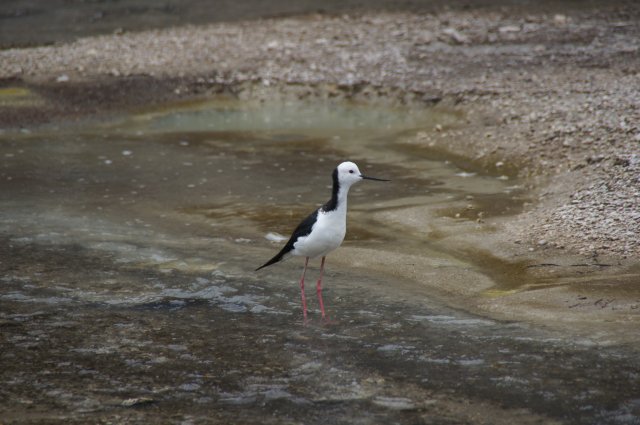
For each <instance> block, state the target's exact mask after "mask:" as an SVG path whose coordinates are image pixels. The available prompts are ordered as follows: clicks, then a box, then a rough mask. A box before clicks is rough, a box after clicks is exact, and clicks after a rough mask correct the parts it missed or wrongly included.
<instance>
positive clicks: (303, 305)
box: [300, 257, 309, 324]
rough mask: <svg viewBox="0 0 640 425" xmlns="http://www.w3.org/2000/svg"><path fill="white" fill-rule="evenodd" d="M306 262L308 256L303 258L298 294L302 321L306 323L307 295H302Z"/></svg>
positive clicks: (307, 261) (307, 262)
mask: <svg viewBox="0 0 640 425" xmlns="http://www.w3.org/2000/svg"><path fill="white" fill-rule="evenodd" d="M307 264H309V257H305V259H304V269H302V277H301V278H300V296H301V298H302V315H303V316H304V323H305V324H306V323H307V297H305V296H304V275H305V273H306V272H307Z"/></svg>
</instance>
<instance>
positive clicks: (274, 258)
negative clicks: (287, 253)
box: [255, 250, 284, 271]
mask: <svg viewBox="0 0 640 425" xmlns="http://www.w3.org/2000/svg"><path fill="white" fill-rule="evenodd" d="M283 258H284V250H282V251H280V252H279V253H278V254H276V256H275V257H273V258H272V259H271V260H269V261H267V262H266V263H264V264H263V265H261V266H260V267H258V268H257V269H256V270H255V271H258V270H260V269H263V268H265V267H268V266H270V265H272V264H275V263H277V262H278V261H282V260H283Z"/></svg>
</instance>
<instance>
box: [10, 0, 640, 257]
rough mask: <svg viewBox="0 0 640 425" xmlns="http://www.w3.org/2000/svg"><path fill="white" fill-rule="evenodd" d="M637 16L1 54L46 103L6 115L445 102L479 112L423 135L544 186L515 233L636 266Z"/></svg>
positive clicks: (309, 22) (13, 122) (301, 24)
mask: <svg viewBox="0 0 640 425" xmlns="http://www.w3.org/2000/svg"><path fill="white" fill-rule="evenodd" d="M638 18H640V7H637V6H634V5H632V4H629V5H624V4H622V5H613V6H609V7H604V6H603V7H601V8H600V9H589V8H584V9H580V10H571V11H567V13H566V14H564V13H563V14H546V13H543V12H536V11H531V10H528V11H523V10H520V9H517V8H507V7H505V8H502V9H501V10H500V11H487V10H485V11H479V10H476V11H445V12H441V13H438V14H423V15H419V14H408V13H369V14H367V13H364V14H354V15H353V16H347V15H344V16H339V17H334V16H328V15H307V16H300V17H290V18H280V19H268V20H258V21H250V22H239V23H233V24H229V23H222V24H214V25H203V26H185V27H179V28H169V29H164V30H152V31H145V32H140V33H124V34H114V35H107V36H98V37H89V38H84V39H80V40H78V41H76V42H74V43H69V44H62V45H58V46H47V47H36V48H28V49H11V50H5V51H0V82H1V83H2V86H5V87H16V86H27V87H29V88H31V89H32V90H33V91H34V92H36V93H39V94H40V95H41V96H42V97H43V98H44V99H45V103H43V104H38V103H37V102H34V103H33V104H29V105H27V107H25V106H24V105H16V104H15V103H14V104H12V103H11V102H8V103H7V102H6V101H5V102H3V103H2V105H0V108H2V112H3V113H2V114H0V115H3V116H4V118H3V119H2V123H3V124H4V125H5V126H7V127H12V126H14V127H15V126H20V125H22V124H24V123H29V122H30V121H31V122H32V123H37V122H46V121H48V120H52V119H55V118H56V117H60V116H68V115H73V114H78V113H83V111H80V110H79V109H86V111H100V110H101V109H109V108H111V109H114V108H117V107H119V106H121V105H123V104H124V105H126V104H135V103H136V100H135V99H137V101H138V102H144V101H150V100H156V101H157V100H163V99H168V98H176V97H188V96H193V95H198V94H203V93H208V92H212V91H216V90H221V87H242V84H246V83H258V84H259V85H262V86H274V85H275V86H280V87H285V86H287V85H290V84H295V85H302V86H308V87H310V89H309V90H310V91H313V90H314V89H313V88H317V87H323V90H329V91H331V90H334V91H335V92H336V95H342V96H350V95H353V94H354V93H355V94H357V95H359V96H363V97H366V96H368V95H370V96H378V97H380V96H382V97H384V96H386V95H388V94H389V93H392V94H393V96H395V97H396V98H399V99H402V98H403V96H404V97H406V96H405V95H407V96H409V97H411V98H412V99H414V100H415V99H417V100H418V101H422V102H425V103H433V102H437V101H439V100H440V99H442V101H443V102H445V103H447V104H450V105H452V106H454V107H456V108H459V109H461V110H463V111H465V113H466V114H467V122H468V125H467V126H465V127H463V128H443V129H442V131H440V132H439V134H438V135H437V137H434V136H431V135H419V136H418V137H417V138H416V144H422V145H424V146H425V148H429V149H444V150H447V151H449V152H451V153H453V154H461V155H464V156H470V157H471V158H472V159H473V160H474V161H475V162H476V163H478V164H481V165H483V166H485V167H487V168H489V169H499V168H500V167H507V166H513V167H516V166H517V167H518V169H519V174H520V175H521V176H522V177H524V178H525V179H526V181H528V182H529V183H530V184H531V186H532V187H534V188H536V189H537V193H538V194H539V202H537V203H535V205H533V206H531V207H530V209H529V210H527V211H525V212H524V213H523V214H521V215H520V216H519V217H518V218H517V219H516V220H514V221H512V222H511V223H510V224H509V225H508V229H507V230H508V238H509V239H510V240H511V241H512V242H518V243H519V244H521V245H524V246H526V247H530V249H531V250H536V251H538V250H546V249H554V250H556V249H560V250H563V251H564V252H567V253H577V254H581V255H584V256H589V257H592V256H610V257H613V258H617V259H621V260H628V261H631V262H636V261H637V260H638V258H640V237H639V236H638V235H640V124H639V123H640V27H639V26H638V25H637V22H638ZM88 87H92V89H91V90H87V88H88ZM114 87H115V88H116V89H115V90H114ZM117 93H121V94H122V96H121V97H120V98H118V96H117V95H116V94H117ZM85 106H86V108H85Z"/></svg>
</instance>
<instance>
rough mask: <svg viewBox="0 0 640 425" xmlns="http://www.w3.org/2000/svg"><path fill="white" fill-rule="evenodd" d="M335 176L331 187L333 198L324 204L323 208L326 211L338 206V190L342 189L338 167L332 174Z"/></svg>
mask: <svg viewBox="0 0 640 425" xmlns="http://www.w3.org/2000/svg"><path fill="white" fill-rule="evenodd" d="M331 177H332V178H333V189H331V199H329V202H327V203H326V204H324V205H323V206H322V210H323V211H325V212H329V211H333V210H335V209H336V208H338V192H339V191H340V182H339V181H338V168H337V167H336V169H335V170H333V174H332V175H331Z"/></svg>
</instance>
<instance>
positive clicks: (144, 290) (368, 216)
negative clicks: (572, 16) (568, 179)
mask: <svg viewBox="0 0 640 425" xmlns="http://www.w3.org/2000/svg"><path fill="white" fill-rule="evenodd" d="M459 119H460V117H459V116H458V115H457V114H455V113H451V112H448V111H446V110H408V109H407V110H403V109H393V108H385V107H375V106H365V105H352V104H335V103H321V102H319V103H315V104H305V103H268V102H267V103H259V102H255V103H253V102H245V103H240V102H237V101H234V100H216V101H206V102H197V103H189V104H181V105H169V106H167V107H166V108H160V109H157V108H156V109H153V110H150V111H146V112H143V113H140V114H137V115H135V116H131V117H125V118H122V119H119V120H114V121H110V122H108V123H97V124H96V123H86V124H81V125H78V126H74V127H73V128H72V127H65V128H62V129H56V128H47V129H42V130H33V131H24V132H21V133H16V134H3V135H1V136H0V202H1V205H2V208H1V210H0V238H1V239H2V243H1V244H0V247H1V248H0V249H1V251H2V252H1V253H0V268H1V270H2V274H1V283H0V285H1V290H0V332H1V339H0V363H1V365H2V367H1V368H0V382H1V385H0V412H1V413H2V418H3V419H2V420H3V423H4V422H6V423H25V422H27V423H28V422H38V421H44V422H61V423H62V422H64V423H72V422H77V423H86V422H100V421H105V422H118V423H127V422H145V423H148V422H168V423H209V422H221V423H231V422H235V423H238V422H240V423H243V422H244V423H283V422H299V423H391V422H396V423H443V424H444V423H506V422H510V423H552V422H562V423H594V424H596V423H597V424H602V423H607V424H632V423H638V421H640V396H639V394H640V361H639V360H638V358H639V357H638V356H637V347H608V348H604V347H601V346H597V345H595V344H593V343H592V342H591V341H589V340H576V339H575V338H573V339H572V338H567V337H566V336H564V335H560V334H557V333H552V332H550V331H545V330H540V329H533V328H531V327H530V326H527V325H523V324H519V323H505V322H498V321H494V320H489V319H487V318H483V317H477V316H474V315H471V314H468V313H465V312H464V311H460V310H456V309H453V308H451V307H448V306H446V305H444V304H442V303H440V302H438V301H435V300H434V297H432V296H431V294H430V293H429V290H428V289H425V288H424V287H421V286H420V285H418V284H416V283H414V282H407V281H405V280H402V279H398V280H397V281H396V280H394V279H392V278H389V277H388V276H387V275H383V274H380V273H377V272H375V269H370V270H367V264H366V261H364V260H358V261H356V262H354V264H353V266H352V265H350V264H349V262H350V260H349V259H350V258H357V256H354V254H353V252H357V251H358V250H369V251H367V252H374V251H375V252H388V253H389V254H392V253H393V254H395V255H400V256H401V257H399V258H404V257H402V255H406V256H407V257H406V258H409V256H412V255H413V256H420V257H421V258H428V259H430V260H431V261H433V262H434V264H437V267H438V268H439V269H440V270H448V271H450V272H451V274H452V275H453V274H454V273H468V272H469V270H471V271H473V270H480V271H483V270H484V271H485V272H486V273H487V274H485V275H482V274H478V273H477V272H475V271H474V272H473V273H476V274H475V275H474V274H469V276H477V278H478V279H480V278H481V277H482V278H483V279H489V278H490V277H491V273H490V272H491V271H490V270H489V269H487V267H489V268H491V264H492V263H491V262H484V263H483V264H484V265H483V266H482V267H480V266H479V265H478V264H477V263H475V264H474V263H465V262H464V261H463V258H462V257H463V256H460V255H457V254H456V253H455V252H447V251H446V250H443V249H441V248H440V247H439V246H436V245H434V244H433V243H432V241H433V240H435V239H437V237H438V235H435V234H426V233H415V232H407V233H403V231H402V228H400V227H397V226H395V225H394V224H393V223H392V222H385V221H384V220H382V219H381V218H383V217H389V216H393V215H394V214H395V213H396V212H399V211H401V210H402V209H404V208H412V207H422V206H430V207H433V210H434V211H437V212H438V215H439V216H440V217H442V219H443V220H448V222H454V223H458V222H459V223H474V222H475V220H477V219H478V218H481V219H487V218H490V217H494V216H497V215H501V214H510V213H512V212H514V211H517V210H518V209H519V208H520V207H521V204H522V202H523V200H525V199H526V195H525V194H523V193H522V189H521V188H520V187H519V186H518V183H517V182H514V181H513V180H512V179H510V178H508V177H506V176H500V175H488V174H483V173H482V172H480V171H479V170H471V169H462V168H458V167H456V166H455V165H453V163H452V162H451V161H447V160H446V158H442V157H439V156H437V155H435V154H434V155H430V152H429V150H428V149H423V148H420V149H417V148H416V147H415V146H412V145H411V144H410V143H409V141H408V138H407V137H406V135H407V134H411V133H412V132H414V131H418V130H420V129H422V130H424V129H426V131H430V130H431V129H433V128H434V126H435V125H436V124H440V125H445V126H455V125H461V124H460V123H459ZM346 158H349V159H352V160H354V161H356V162H357V163H358V164H359V165H360V167H361V169H363V171H365V172H366V173H368V174H371V175H376V176H380V177H388V178H391V179H392V180H393V181H392V182H391V183H390V184H376V183H373V182H363V183H362V184H360V185H358V186H355V187H354V188H353V189H352V193H351V196H350V216H349V220H350V221H349V231H348V236H347V239H348V241H347V242H346V243H345V247H344V248H341V250H340V251H338V252H337V253H335V254H333V255H330V256H329V258H328V272H327V276H326V280H325V287H326V295H325V302H326V304H327V307H328V311H329V314H330V316H331V317H332V319H333V321H332V323H331V324H329V325H322V324H321V323H320V322H319V321H318V320H317V319H318V314H317V311H315V309H316V308H317V306H316V305H315V299H314V297H310V302H311V308H312V312H311V316H312V318H313V320H312V324H311V326H308V327H304V326H302V323H301V311H300V306H299V303H298V299H299V298H298V297H299V294H298V288H297V279H298V275H299V272H300V267H301V264H300V262H299V261H296V260H295V259H292V260H289V261H287V262H285V263H284V264H279V265H277V266H274V267H270V268H268V269H265V270H264V271H261V272H260V273H254V272H253V270H254V269H255V267H256V266H258V265H260V264H262V263H263V262H264V260H265V259H267V258H269V257H270V256H271V255H272V254H273V253H274V252H275V250H276V249H277V248H278V246H279V245H278V244H273V243H270V242H268V241H267V240H266V239H265V235H266V234H267V233H268V232H277V233H280V234H284V235H288V232H290V231H291V229H292V228H293V227H294V226H295V224H296V223H297V221H298V220H299V219H300V218H301V217H302V216H304V215H305V214H306V213H308V212H309V211H310V210H312V209H313V208H314V207H315V206H316V205H317V204H320V203H322V202H324V201H326V198H327V197H328V196H329V192H330V189H329V185H330V182H331V181H330V173H331V171H332V169H333V167H335V165H336V164H337V163H339V162H340V161H342V160H344V159H346ZM478 213H482V214H481V215H480V216H478ZM460 229H461V230H460V231H463V230H462V229H466V227H464V226H463V227H461V228H460ZM478 256H479V257H481V255H480V254H478ZM471 257H472V258H473V256H471ZM479 257H478V258H479ZM394 258H398V257H394ZM484 258H485V259H490V256H485V257H484ZM407 261H408V260H407ZM474 261H477V258H476V260H474ZM496 267H500V266H496ZM316 272H317V271H316V270H315V269H313V270H312V271H311V277H310V279H312V278H313V276H314V274H315V273H316ZM445 275H446V273H445ZM438 276H441V275H438ZM487 276H489V277H487ZM425 278H428V277H425ZM474 279H475V278H474ZM442 284H443V285H446V284H447V282H446V281H443V282H442ZM469 284H470V285H471V284H475V282H469Z"/></svg>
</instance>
